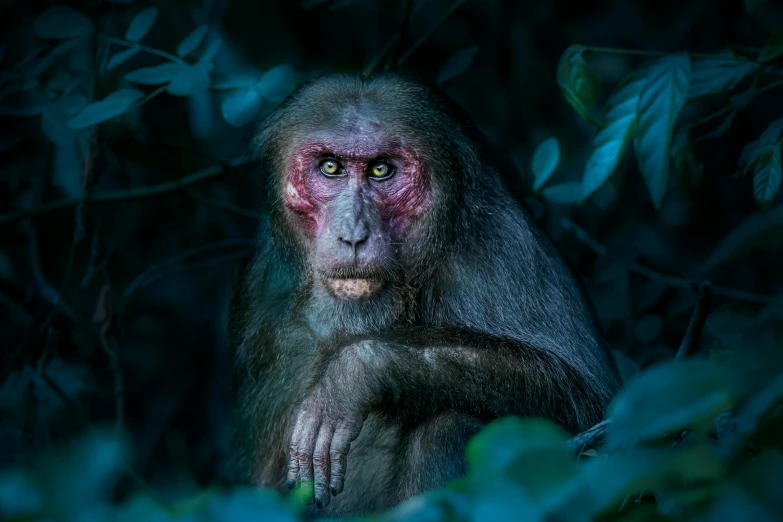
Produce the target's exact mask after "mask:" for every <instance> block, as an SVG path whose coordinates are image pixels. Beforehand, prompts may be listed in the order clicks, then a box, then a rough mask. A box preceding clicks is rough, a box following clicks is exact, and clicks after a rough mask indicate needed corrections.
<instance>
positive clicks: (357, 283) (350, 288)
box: [326, 278, 383, 300]
mask: <svg viewBox="0 0 783 522" xmlns="http://www.w3.org/2000/svg"><path fill="white" fill-rule="evenodd" d="M326 286H327V288H328V289H329V290H330V291H331V292H332V294H334V296H335V297H338V298H340V299H353V300H355V299H367V298H369V297H372V296H373V295H375V294H376V293H377V292H378V291H380V289H381V288H382V287H383V281H382V280H381V279H367V278H355V279H343V278H328V279H327V280H326Z"/></svg>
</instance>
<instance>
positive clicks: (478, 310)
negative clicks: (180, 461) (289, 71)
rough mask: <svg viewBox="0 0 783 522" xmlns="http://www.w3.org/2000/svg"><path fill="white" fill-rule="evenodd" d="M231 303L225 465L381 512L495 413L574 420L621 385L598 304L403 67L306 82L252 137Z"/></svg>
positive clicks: (460, 450) (263, 481)
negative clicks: (244, 242)
mask: <svg viewBox="0 0 783 522" xmlns="http://www.w3.org/2000/svg"><path fill="white" fill-rule="evenodd" d="M253 149H254V154H255V156H254V157H255V159H256V160H257V165H258V173H259V174H258V177H259V178H260V179H261V181H262V183H263V185H262V186H263V187H264V190H262V191H259V192H264V194H265V195H262V196H259V198H260V199H261V200H262V201H263V205H262V206H263V209H264V210H263V216H264V219H263V220H262V223H261V226H260V228H259V234H258V244H257V248H256V249H255V253H254V254H253V256H252V259H251V260H250V261H249V262H248V265H247V267H246V268H244V269H243V270H242V272H241V275H240V278H239V282H238V284H237V290H236V293H235V297H234V300H233V303H232V312H231V321H232V329H231V332H232V340H231V345H232V347H233V349H234V360H235V371H236V373H235V382H236V387H237V400H236V428H235V444H236V452H235V464H236V469H237V476H238V477H239V480H242V481H245V482H249V483H252V484H255V485H258V486H260V487H271V488H277V489H278V490H279V491H283V492H284V491H287V490H288V489H289V488H293V487H298V486H299V485H300V484H302V483H305V482H308V483H311V484H312V495H311V497H310V498H309V501H308V503H309V508H308V509H310V510H311V514H313V515H314V516H319V515H329V516H344V515H356V514H371V513H378V512H382V511H384V510H387V509H390V508H392V507H394V506H396V505H398V504H399V503H401V502H403V501H405V500H407V499H409V498H411V497H413V496H415V495H417V494H420V493H422V492H426V491H429V490H433V489H436V488H439V487H441V486H443V485H445V484H447V483H448V482H449V481H451V480H453V479H455V478H458V477H460V476H462V475H464V474H465V473H466V472H467V470H466V462H465V455H464V453H465V448H466V445H467V443H468V441H469V440H470V439H471V438H472V437H473V436H474V435H475V434H476V433H478V432H479V431H480V430H481V429H482V427H484V426H485V425H487V424H488V423H489V422H491V421H492V420H494V419H497V418H501V417H504V416H510V415H515V416H520V417H544V418H547V419H551V420H552V421H553V422H554V423H556V424H557V425H559V426H560V427H562V428H563V429H564V430H565V431H567V432H570V433H577V432H580V431H582V430H584V429H586V428H588V427H590V426H592V425H593V424H595V423H597V422H599V421H600V420H601V419H602V417H603V412H604V408H605V407H606V405H607V403H608V401H609V400H610V399H611V398H612V396H613V394H614V393H615V391H616V390H617V387H618V380H619V379H618V374H617V370H616V368H615V367H614V365H613V363H612V361H611V358H610V357H609V355H608V351H607V348H606V346H605V342H604V340H603V338H602V334H601V332H600V328H599V326H598V323H597V319H596V317H595V313H594V311H593V309H592V306H591V304H590V303H589V301H588V299H587V297H586V294H585V292H584V290H583V288H582V287H581V286H580V283H579V282H578V281H577V279H576V278H575V276H574V274H573V271H572V270H571V269H570V267H569V266H568V264H567V262H566V261H565V259H564V258H563V256H562V255H561V254H560V253H559V251H558V249H557V247H556V245H555V244H554V242H553V241H552V240H551V239H550V238H549V237H548V236H547V235H546V234H545V233H544V231H543V230H542V229H541V228H540V227H539V226H538V225H537V224H536V222H535V221H534V220H533V219H532V218H531V217H530V215H529V213H528V211H527V210H526V208H525V207H524V206H523V205H522V204H520V203H519V201H518V200H517V199H516V198H514V197H513V196H512V195H511V193H510V192H509V190H508V189H507V187H506V186H505V184H504V182H503V179H502V177H501V174H500V172H501V169H500V168H499V167H498V165H499V163H498V162H497V161H496V160H494V159H493V158H492V156H491V155H490V154H489V153H488V152H487V150H488V147H487V145H486V141H485V140H484V138H483V137H482V136H481V134H480V132H479V131H478V130H477V128H476V126H475V125H474V124H473V123H472V122H471V120H470V118H469V117H468V116H467V114H466V113H465V111H464V110H463V109H461V108H460V107H458V106H457V104H456V103H454V102H453V101H451V100H449V99H448V98H447V96H446V95H445V94H444V93H442V92H441V91H439V90H437V89H436V88H432V87H428V86H426V85H424V84H422V83H419V82H417V81H416V80H413V79H411V78H409V77H407V76H403V75H400V74H396V73H381V74H378V75H375V76H368V77H363V76H359V75H351V74H347V73H340V74H337V73H334V74H328V75H325V76H321V77H318V78H315V79H311V80H309V81H306V82H304V83H303V84H302V85H301V86H299V87H298V88H297V89H296V90H295V91H294V92H293V93H292V94H291V95H290V96H289V97H288V98H287V99H286V100H284V102H283V103H282V104H281V105H280V106H279V107H278V108H277V109H276V110H274V111H273V112H272V113H271V114H269V115H268V116H267V117H266V118H265V119H264V120H263V121H262V123H261V125H260V127H259V130H258V133H257V135H255V138H254V139H253Z"/></svg>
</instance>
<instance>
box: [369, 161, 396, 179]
mask: <svg viewBox="0 0 783 522" xmlns="http://www.w3.org/2000/svg"><path fill="white" fill-rule="evenodd" d="M392 174H394V169H392V168H391V166H390V165H389V164H388V163H386V162H385V161H379V162H378V163H375V164H373V165H372V166H371V167H370V177H371V178H372V179H374V180H376V181H381V180H384V179H389V178H390V177H392Z"/></svg>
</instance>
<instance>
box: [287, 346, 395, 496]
mask: <svg viewBox="0 0 783 522" xmlns="http://www.w3.org/2000/svg"><path fill="white" fill-rule="evenodd" d="M372 352H374V350H373V346H372V342H368V341H365V342H361V343H357V344H355V345H351V346H347V347H345V348H344V349H343V350H342V351H341V353H340V355H339V356H338V357H336V358H335V359H334V360H332V361H331V362H330V363H329V364H328V365H327V366H326V370H325V372H324V374H323V377H322V378H321V380H320V381H319V382H317V383H316V385H315V386H314V387H313V388H312V389H311V390H310V394H309V395H308V396H307V398H306V399H305V400H304V402H303V403H302V405H301V406H300V408H299V412H298V413H297V416H296V423H295V425H294V430H293V432H292V435H291V447H290V455H289V460H288V487H289V488H293V487H294V486H296V485H297V484H298V483H300V482H302V481H311V482H313V483H314V499H313V498H311V499H310V502H308V503H312V502H313V500H314V501H315V503H316V506H317V507H318V508H319V509H321V508H323V507H326V506H327V505H329V502H330V500H331V497H332V496H334V495H337V494H339V493H340V492H342V490H343V485H344V482H345V471H346V459H347V456H348V450H349V448H350V446H351V442H353V441H354V440H355V439H356V437H358V436H359V432H360V431H361V430H362V425H363V424H364V421H365V420H366V418H367V416H368V415H369V413H370V410H371V408H372V406H373V404H374V403H375V402H376V401H377V399H379V396H380V394H379V393H378V392H377V391H376V390H374V389H373V388H377V387H379V386H378V384H379V380H378V379H375V378H373V375H375V372H376V371H378V366H379V363H380V361H378V360H375V361H370V359H369V358H370V356H371V355H372Z"/></svg>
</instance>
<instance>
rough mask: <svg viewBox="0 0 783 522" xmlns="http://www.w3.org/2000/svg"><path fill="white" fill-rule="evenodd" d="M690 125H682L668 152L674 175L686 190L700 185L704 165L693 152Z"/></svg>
mask: <svg viewBox="0 0 783 522" xmlns="http://www.w3.org/2000/svg"><path fill="white" fill-rule="evenodd" d="M690 131H691V126H690V125H684V126H683V127H681V128H680V130H678V131H677V132H676V133H675V134H674V137H673V138H672V146H671V150H670V151H669V155H670V156H671V160H672V163H673V164H674V173H675V174H676V175H677V178H678V179H679V180H680V183H681V184H682V186H683V187H684V188H685V189H686V190H693V189H696V188H698V187H699V186H700V185H701V180H702V178H703V175H704V164H702V162H701V161H699V159H698V158H697V157H696V154H695V153H694V152H693V144H692V143H691V140H690V136H689V135H690Z"/></svg>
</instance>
